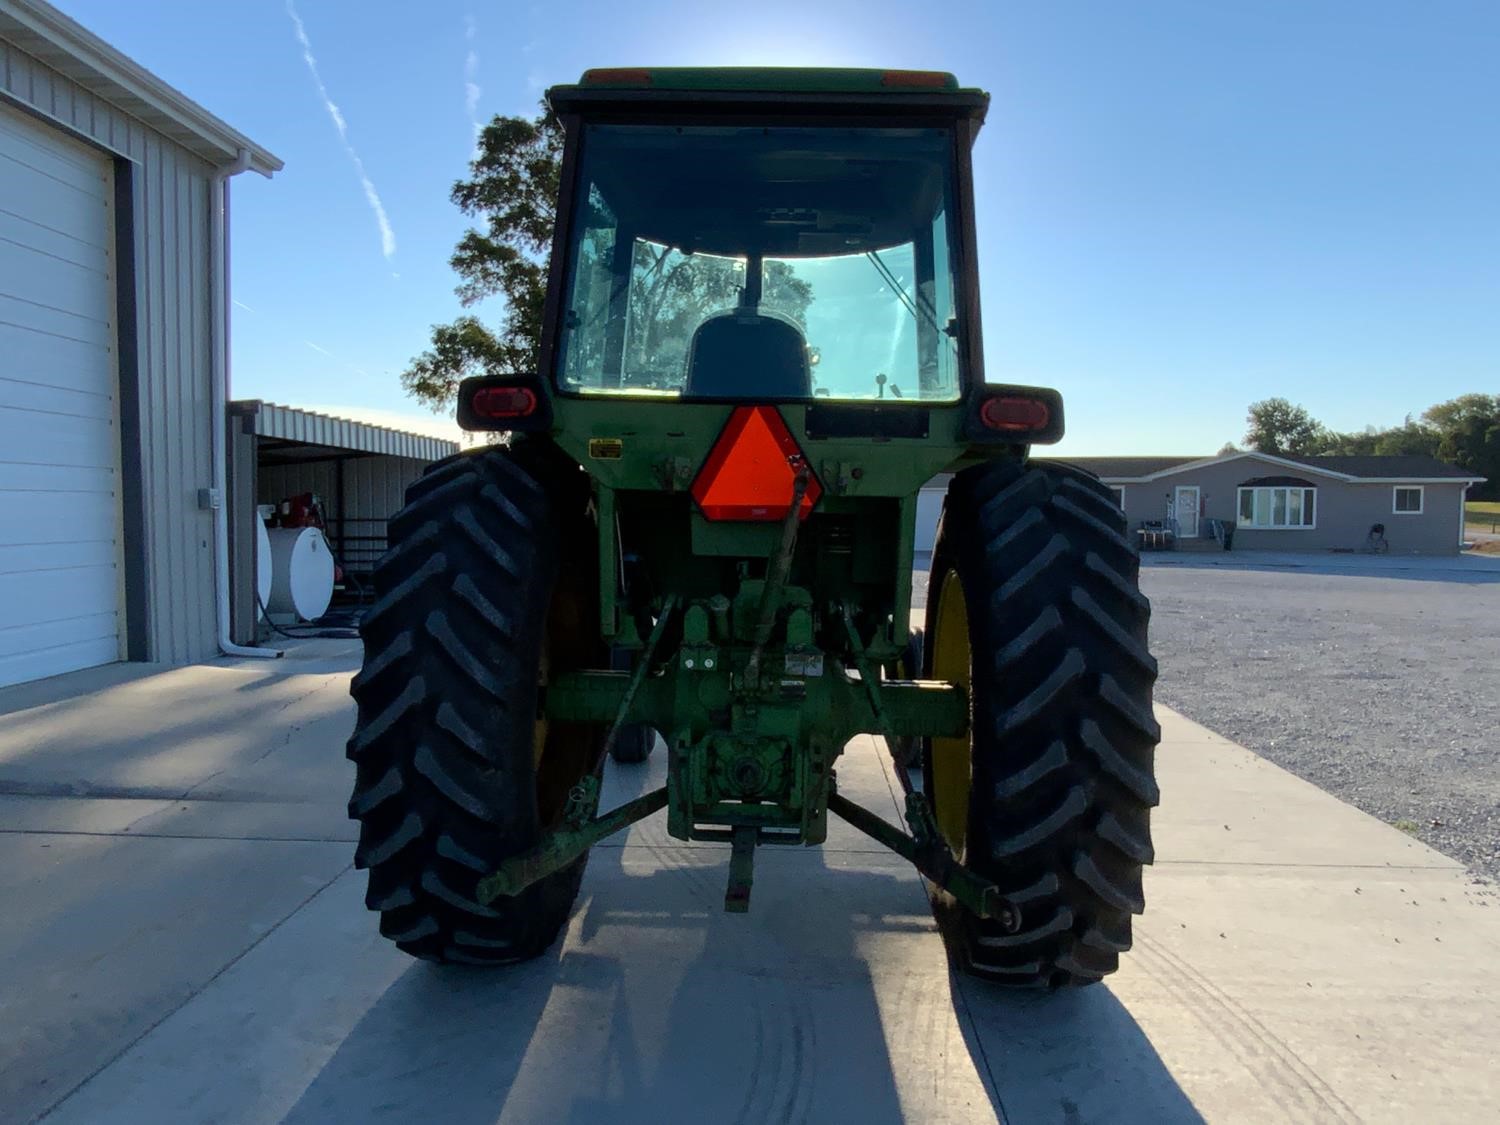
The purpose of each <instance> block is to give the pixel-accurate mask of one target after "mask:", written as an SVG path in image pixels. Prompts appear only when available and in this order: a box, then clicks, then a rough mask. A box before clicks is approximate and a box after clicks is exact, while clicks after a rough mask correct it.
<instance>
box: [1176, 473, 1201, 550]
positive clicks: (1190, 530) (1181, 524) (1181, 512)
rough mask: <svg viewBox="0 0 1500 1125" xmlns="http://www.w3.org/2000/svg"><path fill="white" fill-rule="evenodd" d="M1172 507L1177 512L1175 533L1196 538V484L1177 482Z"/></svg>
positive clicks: (1185, 537)
mask: <svg viewBox="0 0 1500 1125" xmlns="http://www.w3.org/2000/svg"><path fill="white" fill-rule="evenodd" d="M1172 509H1173V511H1175V512H1176V513H1177V534H1178V535H1179V536H1181V537H1182V538H1183V539H1196V538H1198V486H1197V485H1196V484H1179V485H1178V486H1177V495H1176V498H1175V500H1174V501H1173V503H1172Z"/></svg>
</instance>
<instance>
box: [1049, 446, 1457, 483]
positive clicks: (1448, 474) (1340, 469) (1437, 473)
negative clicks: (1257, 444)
mask: <svg viewBox="0 0 1500 1125" xmlns="http://www.w3.org/2000/svg"><path fill="white" fill-rule="evenodd" d="M1240 459H1248V460H1252V461H1257V462H1260V463H1262V464H1270V465H1279V466H1282V467H1283V468H1291V469H1296V468H1306V469H1311V470H1313V471H1314V472H1317V473H1319V474H1321V475H1323V476H1328V477H1333V478H1335V479H1337V480H1345V481H1448V480H1451V481H1454V482H1455V483H1457V482H1460V481H1466V482H1470V483H1473V482H1477V481H1482V480H1484V479H1485V478H1483V477H1481V476H1476V475H1475V474H1474V473H1473V472H1471V471H1470V470H1468V469H1462V468H1459V467H1458V466H1457V465H1450V464H1448V463H1447V462H1444V461H1439V460H1438V459H1437V458H1436V457H1427V456H1421V455H1412V454H1398V455H1391V456H1374V455H1371V456H1367V457H1340V456H1329V457H1301V456H1295V455H1292V454H1270V453H1258V452H1255V451H1253V450H1245V451H1237V452H1234V453H1225V454H1221V455H1219V456H1217V457H1066V458H1062V457H1059V458H1055V460H1059V461H1066V462H1067V463H1068V464H1070V465H1077V466H1078V467H1079V468H1081V469H1087V470H1088V471H1089V472H1091V473H1094V474H1096V475H1098V476H1099V477H1100V478H1101V479H1102V480H1105V481H1108V482H1111V483H1125V482H1131V481H1148V480H1156V479H1158V478H1160V477H1164V476H1170V475H1172V474H1174V473H1177V472H1180V471H1182V470H1184V469H1187V468H1203V467H1206V466H1208V465H1217V464H1222V463H1225V462H1229V461H1237V460H1240Z"/></svg>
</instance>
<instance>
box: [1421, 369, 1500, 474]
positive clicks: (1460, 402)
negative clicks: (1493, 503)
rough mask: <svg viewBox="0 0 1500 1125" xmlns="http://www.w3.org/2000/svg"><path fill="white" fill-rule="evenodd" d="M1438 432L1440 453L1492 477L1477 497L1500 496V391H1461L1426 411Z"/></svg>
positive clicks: (1447, 459) (1446, 459)
mask: <svg viewBox="0 0 1500 1125" xmlns="http://www.w3.org/2000/svg"><path fill="white" fill-rule="evenodd" d="M1422 419H1423V420H1424V421H1425V422H1427V423H1428V424H1429V425H1430V426H1431V427H1432V428H1433V430H1435V431H1436V433H1437V435H1438V441H1437V449H1436V454H1437V456H1438V457H1441V458H1442V459H1443V460H1444V461H1452V462H1453V463H1454V464H1457V465H1461V466H1463V467H1464V468H1465V469H1468V470H1469V471H1470V472H1472V473H1473V474H1474V475H1475V476H1479V477H1487V478H1488V480H1487V481H1486V482H1485V483H1484V484H1481V485H1478V486H1476V487H1475V489H1474V491H1473V493H1471V495H1473V496H1474V497H1476V498H1480V499H1488V498H1493V497H1500V395H1485V394H1468V395H1460V396H1459V397H1458V398H1455V399H1452V400H1451V401H1449V402H1440V403H1438V404H1437V405H1436V406H1432V407H1429V408H1428V409H1427V411H1426V412H1425V413H1424V414H1423V415H1422Z"/></svg>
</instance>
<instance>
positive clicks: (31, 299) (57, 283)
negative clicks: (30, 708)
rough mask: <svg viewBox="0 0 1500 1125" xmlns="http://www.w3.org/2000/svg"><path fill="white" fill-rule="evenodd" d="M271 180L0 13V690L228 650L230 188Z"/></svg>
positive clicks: (174, 102) (116, 66)
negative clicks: (128, 663) (236, 179)
mask: <svg viewBox="0 0 1500 1125" xmlns="http://www.w3.org/2000/svg"><path fill="white" fill-rule="evenodd" d="M280 168H281V161H279V160H278V159H277V158H276V157H275V156H273V155H271V154H270V153H269V152H267V151H266V150H265V149H263V148H261V147H260V146H258V145H256V144H254V143H253V142H252V141H250V140H249V139H247V138H246V137H244V136H242V135H241V134H240V133H238V132H236V131H235V130H234V129H232V128H230V127H229V126H228V125H226V124H224V122H222V121H220V120H219V119H218V118H216V117H214V116H213V115H211V114H210V113H208V112H207V111H206V110H204V109H203V108H201V107H200V106H198V105H195V104H194V103H193V102H191V101H189V100H188V99H187V98H185V97H184V96H183V95H182V94H180V93H178V92H177V91H176V90H173V89H172V88H171V87H169V86H168V85H166V84H165V83H164V82H162V81H161V80H160V79H158V78H156V77H154V76H153V75H151V74H149V73H147V72H146V71H145V70H143V69H142V68H141V67H139V66H138V65H136V64H135V63H134V62H132V61H131V60H130V59H128V58H126V57H125V56H124V55H122V54H120V53H119V52H118V51H116V50H114V49H113V48H112V47H110V46H109V45H108V44H106V43H104V42H102V41H101V40H100V39H98V38H97V37H96V36H94V35H92V34H90V33H89V32H88V31H86V30H85V29H84V28H82V27H80V26H79V25H78V24H77V23H75V22H74V21H73V20H71V19H69V18H68V17H66V16H64V15H63V14H62V13H60V12H59V11H57V9H55V8H53V7H52V6H51V5H49V4H46V3H43V2H41V0H0V201H3V203H0V450H3V453H0V685H4V684H8V683H17V682H21V681H24V680H31V679H37V678H40V677H43V676H49V675H54V674H57V673H60V672H66V671H71V670H75V669H79V668H84V667H89V666H92V665H96V664H103V663H108V662H110V661H114V660H121V659H131V660H153V661H165V662H182V661H191V660H198V659H202V658H204V657H208V656H211V655H213V654H214V653H215V652H216V651H217V650H218V649H219V648H220V647H222V646H223V645H224V644H227V631H228V608H227V607H228V602H227V597H228V590H227V580H225V578H224V574H225V573H226V567H227V551H226V550H225V546H224V536H225V525H224V523H223V520H222V518H220V517H221V516H222V513H223V508H222V506H221V505H219V504H218V500H219V497H220V496H222V490H223V473H224V427H223V425H216V424H215V419H216V418H222V417H223V408H224V400H225V394H224V390H225V387H226V385H227V381H226V380H227V375H226V369H227V362H228V361H227V346H226V341H227V335H228V333H227V327H226V326H227V323H228V292H227V288H228V287H227V283H226V253H227V247H226V244H227V230H226V224H225V210H226V206H227V199H228V181H229V178H230V177H231V176H233V175H235V174H237V173H239V172H243V171H246V170H252V171H255V172H259V173H261V174H262V175H265V176H270V175H271V174H272V173H273V172H275V171H277V170H279V169H280Z"/></svg>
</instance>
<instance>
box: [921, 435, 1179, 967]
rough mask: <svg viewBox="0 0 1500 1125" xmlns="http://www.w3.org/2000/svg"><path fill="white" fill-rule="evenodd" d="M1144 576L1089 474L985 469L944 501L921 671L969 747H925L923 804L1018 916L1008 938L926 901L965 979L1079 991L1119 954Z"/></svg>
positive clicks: (1146, 696) (1142, 807)
mask: <svg viewBox="0 0 1500 1125" xmlns="http://www.w3.org/2000/svg"><path fill="white" fill-rule="evenodd" d="M1138 570H1139V559H1138V558H1137V556H1136V553H1135V551H1134V549H1133V548H1132V547H1131V545H1130V543H1129V541H1128V540H1127V539H1126V537H1125V522H1124V516H1123V514H1122V513H1121V512H1120V510H1119V508H1118V507H1117V506H1116V505H1115V503H1114V502H1113V498H1112V497H1111V496H1110V493H1109V490H1108V489H1107V488H1106V487H1105V486H1104V485H1103V484H1101V483H1100V482H1099V481H1098V479H1097V478H1095V477H1093V476H1091V475H1089V474H1087V473H1084V472H1081V471H1079V470H1076V469H1072V468H1069V467H1065V466H1060V465H1059V466H1048V467H1045V468H1043V467H1039V466H1035V465H1023V464H1017V463H1013V462H995V463H991V464H988V465H983V466H978V467H976V468H973V469H969V470H967V471H965V472H961V473H959V474H958V475H957V476H955V477H954V479H953V482H952V484H951V485H950V487H949V490H948V495H947V498H946V499H945V501H944V505H943V515H942V519H941V522H940V524H939V528H938V536H937V543H936V545H935V549H934V552H933V567H932V575H931V584H930V587H929V594H928V601H927V630H926V637H927V645H926V653H925V654H924V662H925V670H926V673H927V675H928V676H930V677H931V678H933V679H938V680H948V681H950V682H954V683H958V684H961V685H963V686H964V687H965V688H966V690H967V691H968V692H969V696H970V704H971V721H970V732H969V734H968V736H966V737H964V738H933V739H929V740H927V742H928V744H927V746H926V748H925V750H924V753H923V774H924V788H925V789H926V791H927V793H928V794H929V795H930V799H931V801H932V805H933V810H934V813H935V815H936V819H937V822H938V827H939V830H940V831H941V832H942V834H943V836H944V837H945V838H946V840H947V841H948V843H949V845H950V846H951V847H952V848H953V850H954V852H955V854H956V855H957V856H959V858H960V859H961V860H962V861H963V862H964V863H965V864H967V865H968V866H969V867H971V868H973V869H974V870H975V871H977V872H978V873H980V874H981V875H983V876H984V877H986V878H987V879H989V880H991V881H992V882H994V883H995V884H996V885H997V886H998V887H999V888H1000V891H1001V892H1002V893H1003V894H1005V895H1006V896H1007V897H1009V898H1010V900H1011V901H1012V902H1013V903H1015V904H1016V906H1017V907H1018V908H1019V909H1020V911H1021V915H1022V921H1021V928H1020V930H1019V931H1018V932H1016V933H1014V934H1010V933H1006V932H1005V931H1003V930H1002V929H1001V928H1000V927H999V926H998V925H997V924H996V923H994V922H991V921H988V920H982V919H979V918H977V917H975V916H974V915H973V914H970V913H969V912H968V911H966V910H963V909H962V908H961V907H959V906H958V904H957V903H956V902H955V901H954V900H952V899H951V897H949V896H947V895H944V894H942V893H941V892H939V893H938V894H937V897H936V900H935V904H934V905H935V910H936V913H937V916H938V921H939V924H940V926H941V928H942V929H943V932H944V936H945V938H946V939H947V940H948V942H949V945H950V948H951V949H952V950H953V952H954V955H955V958H956V960H957V962H958V964H959V966H960V968H962V969H964V970H965V971H967V972H969V973H972V974H974V975H977V976H982V977H988V978H991V979H994V980H997V981H1001V982H1003V983H1007V984H1016V985H1031V986H1044V987H1046V986H1051V987H1057V986H1062V985H1077V984H1089V983H1092V982H1094V981H1097V980H1099V979H1100V978H1101V977H1103V976H1104V975H1105V974H1107V973H1110V972H1113V971H1114V970H1115V968H1116V967H1117V966H1118V961H1119V954H1120V953H1122V952H1124V951H1125V950H1127V949H1129V948H1130V942H1131V918H1132V915H1134V914H1139V913H1140V912H1141V910H1142V909H1143V908H1144V905H1145V903H1144V897H1143V894H1142V888H1141V872H1142V867H1143V865H1145V864H1148V863H1150V862H1151V860H1152V858H1153V852H1152V846H1151V830H1150V809H1151V807H1152V806H1154V805H1155V804H1156V803H1157V799H1158V792H1157V786H1156V781H1155V778H1154V766H1153V758H1154V755H1155V747H1156V743H1157V742H1158V741H1159V739H1160V730H1159V728H1158V726H1157V724H1156V720H1155V719H1154V718H1153V717H1152V713H1151V690H1152V684H1153V683H1154V681H1155V679H1156V661H1155V660H1154V659H1153V658H1152V657H1151V655H1150V653H1149V652H1148V651H1147V648H1146V626H1147V620H1148V617H1149V614H1150V606H1149V603H1148V602H1147V600H1146V598H1145V597H1144V596H1143V595H1142V594H1141V593H1140V591H1139V589H1138V588H1137V578H1138Z"/></svg>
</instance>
